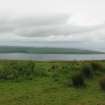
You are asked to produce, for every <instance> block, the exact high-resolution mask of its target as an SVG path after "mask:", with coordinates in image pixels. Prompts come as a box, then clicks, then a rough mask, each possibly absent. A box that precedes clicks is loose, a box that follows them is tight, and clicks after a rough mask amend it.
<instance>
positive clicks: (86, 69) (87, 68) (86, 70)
mask: <svg viewBox="0 0 105 105" xmlns="http://www.w3.org/2000/svg"><path fill="white" fill-rule="evenodd" d="M81 73H82V75H83V76H84V77H85V78H92V77H93V74H94V73H93V68H92V66H91V65H90V64H85V65H84V66H83V67H82V70H81Z"/></svg>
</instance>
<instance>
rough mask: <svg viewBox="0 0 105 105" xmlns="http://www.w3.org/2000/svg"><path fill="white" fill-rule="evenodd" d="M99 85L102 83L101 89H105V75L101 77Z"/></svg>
mask: <svg viewBox="0 0 105 105" xmlns="http://www.w3.org/2000/svg"><path fill="white" fill-rule="evenodd" d="M99 85H100V87H101V89H102V90H104V91H105V76H103V77H102V78H101V79H100V81H99Z"/></svg>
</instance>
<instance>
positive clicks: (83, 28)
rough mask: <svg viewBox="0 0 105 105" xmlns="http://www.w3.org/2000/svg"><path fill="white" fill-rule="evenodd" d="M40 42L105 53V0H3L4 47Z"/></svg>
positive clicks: (0, 19) (0, 33)
mask: <svg viewBox="0 0 105 105" xmlns="http://www.w3.org/2000/svg"><path fill="white" fill-rule="evenodd" d="M36 41H40V43H42V45H44V44H45V46H46V45H47V44H46V43H45V42H44V41H48V42H49V43H50V44H51V46H53V43H52V42H54V41H56V42H58V43H61V42H62V46H63V47H64V46H65V47H83V48H90V47H91V48H94V49H102V50H105V47H104V46H103V47H102V45H103V44H105V0H0V45H27V46H28V45H30V46H31V45H32V46H34V45H38V44H37V43H38V42H36ZM67 42H68V43H69V44H68V43H67ZM59 45H61V44H59ZM54 46H57V44H56V45H55V44H54Z"/></svg>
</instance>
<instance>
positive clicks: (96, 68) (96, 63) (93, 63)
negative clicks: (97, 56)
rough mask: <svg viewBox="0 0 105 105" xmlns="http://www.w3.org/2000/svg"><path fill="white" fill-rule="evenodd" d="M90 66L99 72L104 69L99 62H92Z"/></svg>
mask: <svg viewBox="0 0 105 105" xmlns="http://www.w3.org/2000/svg"><path fill="white" fill-rule="evenodd" d="M91 66H92V67H93V69H94V71H97V70H98V71H100V72H101V71H103V70H104V69H105V67H104V66H103V65H102V64H101V63H98V62H92V63H91Z"/></svg>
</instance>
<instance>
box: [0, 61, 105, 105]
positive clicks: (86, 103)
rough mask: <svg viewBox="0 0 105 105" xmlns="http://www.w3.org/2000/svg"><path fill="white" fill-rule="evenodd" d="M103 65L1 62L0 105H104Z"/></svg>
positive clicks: (75, 62) (101, 63)
mask: <svg viewBox="0 0 105 105" xmlns="http://www.w3.org/2000/svg"><path fill="white" fill-rule="evenodd" d="M104 98H105V61H70V62H66V61H53V62H50V61H49V62H36V61H10V60H1V61H0V105H105V100H104Z"/></svg>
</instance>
